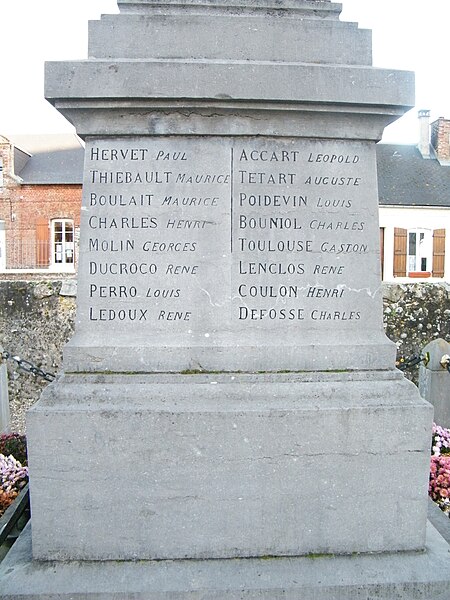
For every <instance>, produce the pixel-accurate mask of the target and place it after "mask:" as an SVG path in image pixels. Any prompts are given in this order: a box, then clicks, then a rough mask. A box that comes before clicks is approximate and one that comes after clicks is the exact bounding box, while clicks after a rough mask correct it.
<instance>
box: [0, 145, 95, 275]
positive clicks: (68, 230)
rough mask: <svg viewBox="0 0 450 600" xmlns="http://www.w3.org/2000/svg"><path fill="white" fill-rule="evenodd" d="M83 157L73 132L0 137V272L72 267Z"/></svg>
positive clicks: (53, 270)
mask: <svg viewBox="0 0 450 600" xmlns="http://www.w3.org/2000/svg"><path fill="white" fill-rule="evenodd" d="M83 160H84V148H83V146H82V143H81V142H80V140H79V139H78V138H77V137H76V136H75V135H70V134H69V135H66V134H62V135H34V136H29V135H26V136H25V135H24V136H11V137H9V138H6V137H4V136H0V272H4V271H6V270H7V271H9V272H11V271H15V270H27V271H28V270H42V271H45V272H75V270H76V263H77V256H76V254H77V239H78V233H79V224H80V206H81V183H82V174H83Z"/></svg>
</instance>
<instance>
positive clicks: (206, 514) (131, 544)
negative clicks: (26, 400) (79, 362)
mask: <svg viewBox="0 0 450 600" xmlns="http://www.w3.org/2000/svg"><path fill="white" fill-rule="evenodd" d="M431 424H432V408H431V406H430V405H429V404H428V403H427V402H425V401H424V400H422V399H421V398H420V396H419V394H418V391H417V388H416V387H415V386H414V385H413V384H412V383H411V382H409V381H407V380H406V379H405V378H404V377H403V375H402V374H401V373H400V372H398V371H395V370H392V371H386V372H379V371H372V372H364V371H362V372H351V371H349V372H345V373H332V372H328V373H327V372H314V373H297V374H295V373H289V374H277V375H270V374H260V375H257V374H253V375H250V374H248V375H245V374H235V375H231V374H209V375H208V374H204V375H163V374H159V375H157V374H155V375H125V374H124V375H81V374H80V375H65V376H64V377H62V378H61V379H60V380H58V381H56V382H54V383H53V384H52V385H50V386H49V387H47V388H46V390H45V392H44V394H43V396H42V398H41V400H40V401H39V403H38V404H37V405H35V407H33V409H32V410H31V411H30V413H29V418H28V442H29V461H30V473H31V481H30V488H31V508H32V514H33V519H34V526H33V556H34V558H35V559H38V560H59V561H61V560H62V561H64V560H154V559H184V558H190V559H203V558H205V559H211V558H216V559H221V558H244V557H250V558H251V557H258V556H259V557H261V556H300V555H308V554H351V553H353V552H385V551H389V552H393V551H409V550H422V549H423V547H424V543H425V524H426V510H427V486H428V476H429V461H430V449H429V445H430V431H431ZM55 499H57V501H56V502H55Z"/></svg>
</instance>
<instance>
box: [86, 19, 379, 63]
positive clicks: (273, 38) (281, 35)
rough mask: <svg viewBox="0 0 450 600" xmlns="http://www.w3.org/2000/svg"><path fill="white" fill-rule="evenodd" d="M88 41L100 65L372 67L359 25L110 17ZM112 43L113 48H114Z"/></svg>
mask: <svg viewBox="0 0 450 600" xmlns="http://www.w3.org/2000/svg"><path fill="white" fill-rule="evenodd" d="M192 31H196V32H199V35H192ZM200 32H201V34H200ZM89 38H90V43H89V56H90V58H95V59H112V60H113V59H114V58H115V57H117V56H121V57H122V58H123V59H137V58H145V57H149V56H151V57H153V58H154V59H180V57H185V58H187V59H190V60H192V59H208V60H214V59H216V60H217V59H221V58H222V57H223V56H227V58H228V59H229V60H230V61H237V60H241V61H242V60H245V61H249V60H255V61H269V60H271V61H277V62H281V61H288V62H292V60H293V59H295V60H296V61H298V62H303V63H315V62H320V63H322V64H324V63H332V64H334V65H336V64H347V65H356V64H357V65H371V64H372V48H371V32H370V31H368V30H359V29H358V27H357V25H356V24H355V23H345V22H342V21H329V20H322V19H299V18H297V19H295V18H290V19H268V18H267V16H263V17H261V16H254V17H249V16H246V17H245V18H243V16H242V15H241V17H240V18H239V17H236V16H235V15H230V16H226V15H218V16H216V17H215V18H214V19H211V18H210V17H209V16H208V14H203V15H202V14H194V15H192V14H182V15H173V16H168V15H154V14H152V15H151V16H150V15H148V16H147V15H146V16H142V15H107V16H103V17H102V19H101V21H91V22H90V30H89ZM111 39H113V40H114V44H111V43H109V40H111ZM323 39H326V40H327V44H326V46H324V45H323ZM105 42H106V43H105Z"/></svg>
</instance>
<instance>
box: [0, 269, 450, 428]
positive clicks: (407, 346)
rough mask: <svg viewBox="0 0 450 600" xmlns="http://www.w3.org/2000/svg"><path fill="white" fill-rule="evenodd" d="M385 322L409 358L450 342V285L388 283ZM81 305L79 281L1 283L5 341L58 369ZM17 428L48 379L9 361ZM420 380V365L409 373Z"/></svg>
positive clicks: (0, 328)
mask: <svg viewBox="0 0 450 600" xmlns="http://www.w3.org/2000/svg"><path fill="white" fill-rule="evenodd" d="M383 295H384V324H385V329H386V333H387V335H388V336H389V337H390V338H391V339H392V340H393V341H394V342H395V343H396V344H397V348H398V356H399V357H409V356H411V355H413V354H415V353H418V352H420V351H421V350H422V348H423V347H424V346H426V344H428V343H429V342H431V341H432V340H434V339H436V338H438V337H441V338H444V339H446V340H448V341H450V285H448V284H428V283H417V284H405V285H394V284H383ZM75 308H76V281H75V280H74V279H64V280H52V279H45V280H42V279H39V280H38V279H34V280H30V281H22V280H18V279H16V280H3V281H0V344H1V345H2V346H3V348H4V349H5V350H7V351H8V352H11V353H13V354H14V355H18V356H20V357H21V358H23V359H25V360H28V361H30V362H32V363H33V364H35V365H36V366H38V367H39V368H41V369H42V370H44V371H46V372H52V373H57V372H58V370H59V368H60V365H61V357H62V348H63V346H64V344H65V343H66V342H67V341H68V340H69V339H70V337H71V335H72V333H73V323H74V318H75ZM7 362H8V374H9V399H10V410H11V418H12V429H13V431H19V432H24V430H25V418H24V415H25V412H26V410H27V409H28V408H29V407H30V406H31V405H32V404H33V403H34V402H35V401H36V400H37V399H38V398H39V395H40V393H41V390H42V389H43V387H44V386H45V385H47V382H46V381H43V380H40V379H38V378H35V377H34V376H33V375H30V374H29V373H25V372H22V371H20V370H19V369H18V368H17V364H16V363H15V362H13V361H11V360H8V361H7ZM406 375H407V377H409V378H410V379H412V380H413V381H415V382H416V383H417V375H418V367H413V368H412V369H411V370H410V371H409V372H407V373H406Z"/></svg>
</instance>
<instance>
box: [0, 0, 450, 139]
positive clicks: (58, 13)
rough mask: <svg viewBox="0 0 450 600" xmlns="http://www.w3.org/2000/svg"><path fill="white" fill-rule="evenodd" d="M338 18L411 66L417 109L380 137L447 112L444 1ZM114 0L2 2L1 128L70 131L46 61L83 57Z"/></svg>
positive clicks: (381, 62)
mask: <svg viewBox="0 0 450 600" xmlns="http://www.w3.org/2000/svg"><path fill="white" fill-rule="evenodd" d="M342 4H343V12H342V15H341V20H345V21H356V22H357V23H359V26H360V27H361V28H368V29H372V31H373V55H374V66H376V67H387V68H395V69H406V70H412V71H415V72H416V108H415V109H414V110H412V111H410V113H408V115H406V116H405V117H403V118H402V119H401V120H400V121H399V122H397V123H395V124H394V125H391V126H390V127H388V128H387V130H386V134H385V137H384V141H387V142H399V143H415V142H416V141H417V136H418V125H417V110H418V109H419V108H427V109H430V110H431V116H432V119H435V118H437V117H439V116H445V117H448V118H450V78H449V76H448V72H449V60H448V56H449V49H450V42H449V37H450V36H449V34H448V29H449V24H450V0H428V1H427V2H426V3H422V2H419V1H418V0H342ZM112 12H117V2H116V0H39V1H38V0H22V1H19V0H0V27H1V41H2V48H3V62H2V76H1V78H0V82H1V89H0V134H8V133H55V132H64V131H73V128H72V127H71V125H70V124H69V123H68V122H67V121H66V120H65V119H64V118H63V117H62V116H60V115H59V114H58V113H57V111H56V110H55V109H54V108H53V107H51V106H50V105H49V104H48V103H47V102H46V101H45V100H44V99H43V87H44V84H43V64H44V61H45V60H67V59H83V58H86V56H87V21H88V20H89V19H98V18H99V17H100V14H101V13H112Z"/></svg>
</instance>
